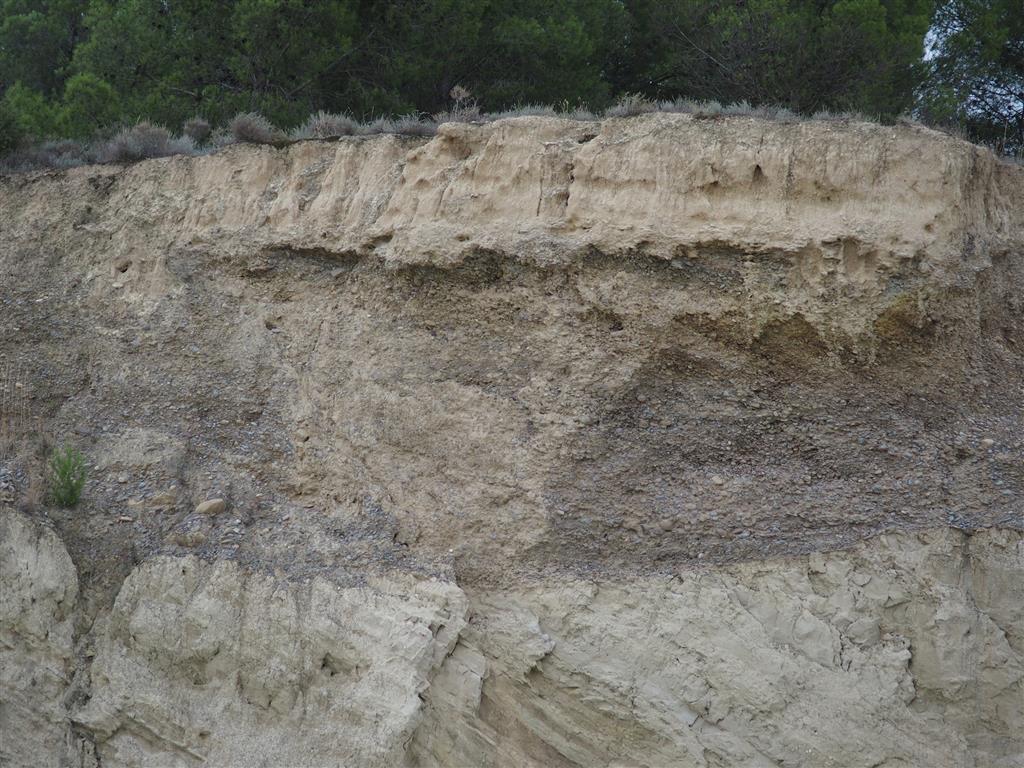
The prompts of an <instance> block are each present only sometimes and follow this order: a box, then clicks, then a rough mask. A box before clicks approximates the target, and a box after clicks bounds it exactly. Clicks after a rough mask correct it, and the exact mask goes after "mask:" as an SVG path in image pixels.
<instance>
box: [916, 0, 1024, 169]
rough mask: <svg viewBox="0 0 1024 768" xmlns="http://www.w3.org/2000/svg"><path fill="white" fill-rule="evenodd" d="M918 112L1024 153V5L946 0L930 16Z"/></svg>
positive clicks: (1019, 0)
mask: <svg viewBox="0 0 1024 768" xmlns="http://www.w3.org/2000/svg"><path fill="white" fill-rule="evenodd" d="M929 44H930V46H929V47H930V51H929V62H928V63H929V70H930V71H929V74H928V78H927V80H926V82H925V84H924V86H923V88H922V94H921V111H922V114H924V115H925V116H926V118H927V119H929V120H930V121H932V122H936V123H944V122H945V123H952V124H955V125H959V126H961V127H962V128H964V129H965V130H966V131H967V133H968V134H970V135H971V136H973V137H975V138H979V139H981V140H984V141H987V142H989V143H992V144H994V145H996V146H998V147H1002V148H1004V149H1006V150H1008V151H1015V152H1017V153H1021V152H1022V151H1024V3H1022V0H951V1H950V2H946V3H944V4H943V5H942V6H941V7H940V8H939V12H938V13H937V14H936V16H935V24H934V26H933V28H932V36H931V39H930V40H929Z"/></svg>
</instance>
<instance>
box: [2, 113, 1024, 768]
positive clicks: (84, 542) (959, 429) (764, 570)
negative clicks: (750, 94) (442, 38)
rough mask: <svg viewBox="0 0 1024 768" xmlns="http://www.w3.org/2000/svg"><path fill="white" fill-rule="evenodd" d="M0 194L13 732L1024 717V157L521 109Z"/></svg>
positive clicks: (961, 741)
mask: <svg viewBox="0 0 1024 768" xmlns="http://www.w3.org/2000/svg"><path fill="white" fill-rule="evenodd" d="M0 222H2V226H0V274H2V278H3V279H2V281H0V306H2V308H3V312H4V317H3V320H4V323H5V327H6V328H8V329H9V330H10V332H9V333H4V334H3V335H0V355H2V357H0V386H2V387H4V390H3V391H4V398H5V399H3V400H2V401H0V402H2V403H3V404H4V406H3V407H7V404H9V403H15V404H16V406H17V408H16V409H15V410H16V416H17V418H13V419H12V418H8V419H7V421H5V422H4V423H5V424H16V425H20V426H21V428H22V432H24V433H25V434H23V435H21V437H20V438H18V439H21V440H22V442H23V443H24V444H23V445H20V446H19V445H17V444H15V445H14V448H13V449H12V450H11V451H7V448H6V445H0V504H5V505H8V507H9V506H10V505H12V504H13V505H18V504H20V505H21V506H23V507H24V508H29V507H33V506H35V507H37V511H36V512H35V515H36V516H37V517H38V518H43V517H45V518H47V519H49V520H50V522H51V524H52V525H53V527H54V530H50V529H49V528H42V527H39V526H40V524H39V523H37V522H33V520H32V519H31V518H29V517H26V516H24V515H22V514H20V513H16V512H13V511H10V510H9V509H8V511H7V512H5V513H4V514H5V518H4V519H5V523H4V526H5V528H4V531H9V532H10V533H9V534H8V535H6V536H5V537H4V539H3V546H4V547H5V549H4V550H3V552H4V560H5V562H4V563H3V567H4V581H3V584H4V588H5V589H4V591H5V593H9V595H10V597H8V596H7V594H5V596H4V602H3V603H2V605H3V615H2V621H3V623H2V624H0V629H2V631H3V635H2V639H0V653H2V654H4V655H3V660H4V670H3V674H4V681H5V685H4V692H3V697H4V698H3V700H2V704H0V724H2V725H3V736H4V739H3V744H2V746H0V755H2V758H3V760H5V761H6V762H7V763H10V764H11V765H29V764H33V763H32V758H30V757H29V756H30V755H33V754H39V755H45V756H47V759H48V760H49V762H50V763H59V762H60V761H64V762H65V763H67V764H74V765H82V764H90V761H98V762H99V763H100V764H101V765H103V766H105V767H107V766H122V765H123V766H157V765H160V766H164V765H182V766H192V765H198V764H206V765H218V766H219V765H225V766H226V765H238V764H245V765H250V764H252V765H259V764H261V763H260V761H262V764H266V765H268V766H269V765H281V764H288V765H325V764H328V765H332V764H345V765H353V766H355V765H366V766H392V765H396V764H401V763H406V764H408V765H424V766H428V765H438V766H440V765H491V766H506V765H538V766H539V765H544V766H548V765H577V766H592V765H605V766H626V765H631V766H632V765H640V766H652V767H653V766H663V765H679V766H691V765H692V766H701V767H702V768H704V767H705V766H748V765H749V766H759V765H787V766H806V767H807V768H811V767H812V766H814V767H815V768H816V767H817V766H828V765H832V766H837V767H840V766H842V767H843V768H845V767H846V766H850V767H851V768H854V767H858V766H864V767H865V768H867V767H868V766H874V767H876V768H877V767H878V766H885V767H886V768H896V767H897V766H901V767H904V768H905V767H906V766H945V765H949V766H958V767H959V766H976V767H977V768H981V767H982V766H998V767H999V768H1005V767H1008V766H1011V765H1016V764H1018V763H1019V762H1020V761H1021V760H1022V759H1024V742H1022V741H1021V737H1020V733H1022V732H1024V715H1022V712H1021V701H1022V700H1024V692H1022V689H1021V675H1022V653H1024V640H1022V636H1024V629H1022V615H1021V611H1022V607H1021V601H1020V599H1019V594H1018V593H1015V592H1014V585H1015V584H1019V583H1020V580H1021V576H1022V575H1024V574H1022V570H1024V569H1022V544H1021V530H1022V529H1024V510H1022V503H1024V502H1022V500H1024V391H1022V389H1021V382H1022V381H1024V303H1022V300H1021V296H1022V295H1024V257H1022V252H1024V247H1022V244H1024V171H1022V169H1020V168H1019V167H1015V166H1012V165H1009V164H1005V163H1002V162H1000V161H999V160H997V159H996V158H994V157H993V156H992V155H991V154H989V153H988V152H987V151H985V150H982V149H979V148H977V147H973V146H971V145H969V144H965V143H963V142H960V141H957V140H954V139H951V138H948V137H943V136H940V135H938V134H935V133H933V132H930V131H926V130H923V129H915V128H910V127H886V126H877V125H868V124H857V123H854V124H840V123H825V122H805V123H794V124H782V123H772V122H766V121H761V120H754V119H749V118H725V119H719V120H699V119H694V118H692V117H690V116H686V115H648V116H643V117H640V118H636V119H629V120H621V119H616V120H607V121H604V122H600V123H596V122H595V123H578V122H570V121H565V120H556V119H546V118H537V119H519V120H511V121H500V122H497V123H493V124H488V125H482V126H471V125H469V126H467V125H446V126H442V128H441V131H440V133H439V135H438V136H437V137H436V138H434V139H431V140H425V139H408V138H400V137H375V138H367V137H363V138H350V139H345V140H342V141H338V142H333V143H326V142H302V143H299V144H296V145H293V146H291V147H288V148H284V149H273V148H269V147H249V146H235V147H230V148H228V149H225V150H223V151H220V152H218V153H216V154H213V155H210V156H206V157H196V158H167V159H163V160H157V161H150V162H144V163H139V164H137V165H133V166H129V167H125V168H119V167H112V166H107V167H93V168H80V169H74V170H72V171H69V172H66V173H43V174H35V175H27V176H18V177H8V178H3V179H0ZM12 382H13V383H16V384H18V385H20V386H18V387H17V388H14V389H11V387H12V386H13V384H12ZM9 389H10V391H8V390H9ZM4 416H5V415H4V414H2V413H0V417H4ZM32 425H37V426H39V427H40V428H41V430H42V431H44V432H47V433H49V434H51V435H53V436H54V437H56V438H57V439H58V440H59V441H62V442H63V441H70V442H73V443H75V444H76V445H78V447H79V448H81V449H82V450H83V451H84V453H85V455H86V457H87V460H88V464H89V467H90V481H89V484H88V485H87V487H86V489H85V493H84V497H83V501H82V503H81V505H80V506H79V507H77V508H76V509H74V510H70V511H65V510H58V509H52V508H47V509H45V515H42V514H40V511H39V509H38V504H33V503H32V500H31V498H30V496H31V494H30V493H29V491H30V489H31V483H30V482H29V481H30V479H31V478H32V476H33V473H35V476H36V477H38V475H39V466H37V465H36V466H34V465H33V462H36V464H38V461H39V459H38V457H39V456H43V455H45V452H44V451H41V450H39V446H38V445H36V444H35V443H34V442H33V440H34V438H32V437H31V435H28V434H27V433H29V432H31V431H32V430H31V429H30V428H31V426H32ZM26 427H28V428H26ZM16 437H18V436H17V435H16ZM15 443H17V440H16V441H15ZM212 500H217V502H218V503H216V504H204V502H209V501H212ZM65 547H66V550H67V551H66V552H65V550H64V548H65ZM69 555H70V556H69ZM72 562H73V565H72ZM11 585H13V586H11ZM8 587H11V588H10V589H9V588H8ZM33 600H35V602H33ZM33 617H35V618H33ZM36 670H38V671H39V675H36V674H35V671H36ZM36 677H38V680H37V684H33V680H34V679H36ZM40 681H41V682H40ZM24 723H29V724H30V725H31V727H29V728H27V729H26V728H25V727H23V724H24ZM11 733H17V734H19V735H18V736H17V738H13V737H11V738H9V737H8V736H9V734H11ZM22 733H25V734H26V735H24V736H22V735H21V734H22ZM50 758H52V759H50Z"/></svg>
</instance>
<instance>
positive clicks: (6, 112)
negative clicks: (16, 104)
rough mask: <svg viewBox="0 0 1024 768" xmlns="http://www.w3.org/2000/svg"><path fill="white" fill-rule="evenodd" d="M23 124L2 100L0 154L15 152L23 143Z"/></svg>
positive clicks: (0, 102)
mask: <svg viewBox="0 0 1024 768" xmlns="http://www.w3.org/2000/svg"><path fill="white" fill-rule="evenodd" d="M21 139H22V132H21V126H19V125H18V121H17V119H16V118H15V116H14V113H13V112H11V110H10V109H8V108H7V105H6V104H4V102H2V101H0V155H6V154H7V153H8V152H13V151H14V150H15V149H17V148H18V145H19V144H21Z"/></svg>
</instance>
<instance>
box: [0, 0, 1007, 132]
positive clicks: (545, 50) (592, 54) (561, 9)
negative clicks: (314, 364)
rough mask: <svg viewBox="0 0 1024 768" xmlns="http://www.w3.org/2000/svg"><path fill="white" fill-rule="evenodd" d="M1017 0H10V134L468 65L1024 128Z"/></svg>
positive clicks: (441, 100) (663, 94)
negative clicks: (914, 112)
mask: <svg viewBox="0 0 1024 768" xmlns="http://www.w3.org/2000/svg"><path fill="white" fill-rule="evenodd" d="M1020 2H1021V0H938V2H937V0H742V1H740V0H0V91H2V93H3V98H2V101H0V104H2V107H0V121H2V123H3V125H6V126H7V129H6V131H7V134H6V135H7V138H6V139H5V140H6V141H7V143H8V144H10V143H11V138H10V137H11V136H12V135H14V134H15V133H19V134H23V135H30V136H35V137H46V136H58V135H60V136H82V137H84V136H89V135H91V134H92V133H94V132H95V131H96V130H98V129H100V130H102V129H110V128H112V127H114V126H116V125H117V124H120V123H127V122H134V121H137V120H140V119H148V120H153V121H156V122H159V123H163V124H166V125H168V126H171V127H174V128H177V127H178V126H179V125H180V124H181V123H182V121H183V120H185V119H187V118H189V117H192V116H196V115H199V116H202V117H205V118H206V119H207V120H209V121H211V122H213V123H215V124H219V123H223V122H224V121H225V120H226V119H227V118H229V117H230V116H231V115H233V114H235V113H237V112H239V111H260V112H263V113H264V114H266V115H267V116H268V117H270V118H271V119H272V120H274V121H275V122H277V123H278V124H280V125H282V126H283V127H290V126H292V125H295V124H296V123H298V122H300V121H301V120H302V119H304V118H305V116H306V115H308V114H309V113H310V112H311V111H314V110H317V109H326V110H330V111H334V112H348V113H351V114H353V115H355V116H357V117H363V118H365V117H372V116H376V115H381V114H402V113H408V112H421V113H434V112H437V111H441V110H444V109H446V108H449V107H450V106H451V96H450V94H451V92H452V89H453V87H454V86H456V85H459V86H461V87H462V88H464V89H468V91H469V92H470V93H472V96H473V98H474V99H475V100H476V101H477V102H478V103H479V106H480V108H481V109H484V110H489V111H496V110H500V109H504V108H508V107H511V106H514V105H517V104H526V103H546V104H555V105H566V106H569V107H574V106H577V105H581V104H583V105H587V106H589V107H591V108H592V109H600V108H603V107H605V106H607V105H608V104H609V103H611V102H612V101H613V100H614V99H615V98H617V97H619V96H621V95H623V94H627V93H639V94H643V95H645V96H647V97H650V98H659V99H662V98H664V99H672V98H679V97H685V98H693V99H716V100H719V101H721V102H732V101H748V102H750V103H751V104H753V105H760V104H769V105H773V106H783V107H788V108H790V109H792V110H794V111H798V112H804V113H813V112H815V111H817V110H822V109H827V110H833V111H843V110H858V111H861V112H864V113H865V114H868V115H873V116H879V117H882V118H886V117H893V116H895V115H897V114H899V113H901V112H904V111H907V110H910V109H913V108H916V109H918V110H919V111H920V112H921V113H922V114H927V115H928V116H929V117H931V118H933V119H937V120H941V121H943V122H948V123H956V124H958V125H960V126H962V127H965V128H967V129H968V130H970V131H973V133H974V134H975V135H977V136H982V137H985V138H989V139H993V140H995V139H996V138H999V137H1002V136H1004V135H1005V134H1007V133H1012V132H1013V131H1014V130H1016V131H1017V132H1018V139H1017V142H1018V144H1019V143H1020V138H1019V132H1020V131H1021V121H1022V120H1024V116H1022V103H1021V91H1022V87H1021V82H1022V77H1024V65H1022V56H1024V13H1021V7H1020ZM926 48H928V49H929V50H930V54H929V56H927V57H925V56H923V53H924V51H925V50H926ZM997 129H998V130H997ZM999 130H1001V131H1002V133H999ZM1004 143H1006V142H1004ZM1009 143H1010V144H1012V141H1011V142H1009Z"/></svg>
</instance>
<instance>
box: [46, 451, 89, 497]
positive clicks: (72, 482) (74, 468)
mask: <svg viewBox="0 0 1024 768" xmlns="http://www.w3.org/2000/svg"><path fill="white" fill-rule="evenodd" d="M84 487H85V456H83V455H82V452H81V451H79V450H77V449H75V448H74V447H73V446H70V445H65V446H64V447H63V448H56V449H54V451H53V455H52V456H50V495H51V496H52V497H53V501H54V503H55V504H57V505H58V506H61V507H73V506H75V504H77V503H78V500H79V499H80V498H81V496H82V488H84Z"/></svg>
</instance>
